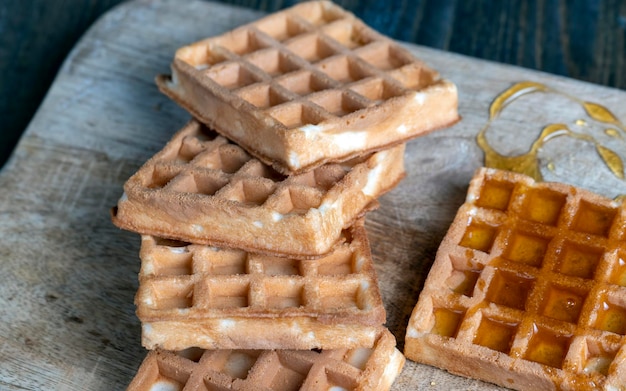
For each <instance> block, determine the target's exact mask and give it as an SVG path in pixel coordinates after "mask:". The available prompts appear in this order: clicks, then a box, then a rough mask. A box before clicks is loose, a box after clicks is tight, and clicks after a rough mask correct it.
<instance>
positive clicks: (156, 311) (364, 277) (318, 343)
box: [135, 219, 385, 350]
mask: <svg viewBox="0 0 626 391" xmlns="http://www.w3.org/2000/svg"><path fill="white" fill-rule="evenodd" d="M344 236H345V237H346V239H345V242H344V243H343V244H342V245H341V246H339V247H338V248H337V249H335V251H333V252H332V253H331V254H330V255H328V256H326V257H322V258H319V259H313V260H296V259H290V258H279V257H272V256H263V255H258V254H251V253H246V252H244V251H242V250H226V249H219V248H215V247H209V246H203V245H195V244H186V243H182V242H175V241H171V240H162V239H157V238H155V237H152V236H146V235H144V236H143V237H142V242H141V254H140V255H141V260H142V264H141V271H140V274H139V281H140V285H139V290H138V292H137V296H136V300H135V303H136V305H137V315H138V317H139V319H140V320H141V322H142V326H143V327H142V336H143V338H142V339H143V344H144V346H145V347H146V348H148V349H155V348H162V349H166V350H183V349H186V348H189V347H200V348H204V349H314V348H321V349H335V348H342V347H346V348H350V347H355V346H368V345H371V344H372V343H373V341H374V340H375V338H376V333H377V331H378V330H379V328H380V327H381V325H382V324H383V323H384V322H385V309H384V307H383V303H382V299H381V297H380V292H379V290H378V283H377V279H376V272H375V271H374V265H373V262H372V257H371V254H370V248H369V242H368V240H367V234H366V231H365V227H364V222H363V219H360V220H358V221H357V222H356V223H355V224H354V226H353V227H351V228H350V230H347V231H346V232H344Z"/></svg>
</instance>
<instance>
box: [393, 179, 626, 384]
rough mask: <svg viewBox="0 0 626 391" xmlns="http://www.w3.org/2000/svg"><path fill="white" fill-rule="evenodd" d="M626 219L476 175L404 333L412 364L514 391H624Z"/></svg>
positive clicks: (583, 201)
mask: <svg viewBox="0 0 626 391" xmlns="http://www.w3.org/2000/svg"><path fill="white" fill-rule="evenodd" d="M625 239H626V211H625V208H624V206H623V205H620V204H619V203H617V202H614V201H612V200H609V199H606V198H604V197H601V196H599V195H597V194H593V193H591V192H589V191H585V190H582V189H577V188H575V187H572V186H568V185H564V184H557V183H535V182H534V181H533V180H532V179H531V178H529V177H526V176H524V175H520V174H514V173H510V172H504V171H498V170H493V169H481V170H479V171H478V172H477V173H476V176H475V177H474V179H473V180H472V182H471V184H470V187H469V191H468V195H467V199H466V202H465V204H464V205H463V206H461V208H460V209H459V211H458V214H457V216H456V218H455V220H454V222H453V224H452V226H451V227H450V230H449V231H448V233H447V235H446V237H445V238H444V240H443V242H442V244H441V247H440V248H439V251H438V253H437V256H436V259H435V262H434V264H433V266H432V269H431V271H430V273H429V275H428V278H427V280H426V283H425V286H424V289H423V291H422V293H421V294H420V297H419V300H418V302H417V305H416V307H415V309H414V311H413V314H412V316H411V318H410V321H409V325H408V327H407V334H406V345H405V354H406V356H407V358H409V359H411V360H414V361H418V362H422V363H426V364H430V365H434V366H437V367H440V368H444V369H447V370H448V371H450V372H452V373H456V374H461V375H464V376H468V377H473V378H478V379H482V380H486V381H489V382H493V383H496V384H499V385H501V386H504V387H509V388H513V389H517V390H533V391H534V390H539V389H540V390H579V391H580V390H599V389H602V390H618V389H620V390H623V389H626V349H625V348H624V342H625V341H626V340H625V338H626V337H625V335H626V242H625Z"/></svg>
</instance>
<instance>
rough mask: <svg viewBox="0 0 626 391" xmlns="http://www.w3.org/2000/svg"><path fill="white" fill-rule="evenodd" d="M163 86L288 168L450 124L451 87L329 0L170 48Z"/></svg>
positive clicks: (219, 128)
mask: <svg viewBox="0 0 626 391" xmlns="http://www.w3.org/2000/svg"><path fill="white" fill-rule="evenodd" d="M157 84H158V85H159V87H160V88H161V90H162V91H163V92H164V93H165V94H167V95H168V96H170V97H171V98H172V99H174V100H175V101H177V102H178V103H179V104H180V105H181V106H183V107H184V108H185V109H187V110H188V111H189V112H191V113H193V114H194V116H195V117H197V118H199V119H200V120H201V121H203V122H204V123H206V124H208V125H209V126H210V127H211V128H214V129H216V130H217V131H218V132H220V133H221V134H222V135H224V136H226V137H228V138H229V139H231V140H234V141H235V142H236V143H238V144H239V145H241V146H242V147H243V148H244V149H245V150H247V151H248V152H249V153H251V154H252V155H254V156H255V157H257V158H258V159H260V160H261V161H263V162H265V163H266V164H268V165H272V166H274V168H276V169H277V170H278V171H280V172H282V173H285V174H289V173H295V172H303V171H305V170H308V169H311V168H314V167H317V166H319V165H321V164H323V163H326V162H337V161H342V160H347V159H349V158H352V157H355V156H360V155H361V154H362V153H364V152H365V151H369V152H372V151H374V150H381V149H384V148H386V147H389V146H391V145H395V144H399V143H401V142H404V141H406V140H409V139H411V138H414V137H416V136H420V135H423V134H425V133H427V132H430V131H432V130H435V129H438V128H442V127H445V126H449V125H451V124H453V123H455V122H456V121H457V120H458V118H459V117H458V114H457V91H456V87H455V86H454V85H453V84H452V83H450V82H448V81H446V80H442V79H441V78H440V76H439V74H438V73H437V72H436V71H434V70H432V69H430V68H429V67H428V66H426V65H425V64H424V63H422V62H421V61H419V60H417V59H415V58H414V56H413V55H412V54H410V53H409V52H408V51H407V50H406V49H404V48H403V47H401V46H400V45H399V44H397V43H395V42H393V41H392V40H390V39H389V38H387V37H384V36H382V35H381V34H378V33H377V32H375V31H374V30H372V29H371V28H369V27H368V26H366V25H365V24H364V23H363V22H362V21H360V20H359V19H357V18H355V17H354V15H352V14H351V13H348V12H346V11H345V10H343V9H342V8H340V7H339V6H337V5H334V4H333V3H332V2H330V1H319V2H308V3H303V4H298V5H296V6H294V7H292V8H290V9H287V10H285V11H282V12H279V13H276V14H273V15H270V16H268V17H265V18H263V19H260V20H258V21H256V22H254V23H251V24H248V25H245V26H242V27H239V28H237V29H235V30H233V31H231V32H228V33H225V34H223V35H221V36H217V37H213V38H208V39H205V40H203V41H200V42H197V43H194V44H192V45H189V46H186V47H183V48H181V49H179V50H178V51H177V52H176V55H175V59H174V61H173V63H172V77H171V78H169V77H165V76H161V77H159V78H157Z"/></svg>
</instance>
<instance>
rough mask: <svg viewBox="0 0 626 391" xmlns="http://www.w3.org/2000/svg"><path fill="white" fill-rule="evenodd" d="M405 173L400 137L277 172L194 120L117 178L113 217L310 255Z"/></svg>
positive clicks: (225, 242) (189, 235)
mask: <svg viewBox="0 0 626 391" xmlns="http://www.w3.org/2000/svg"><path fill="white" fill-rule="evenodd" d="M403 176H404V144H401V145H398V146H396V147H394V148H392V149H389V150H385V151H380V152H376V153H374V154H371V155H367V156H364V157H361V158H358V159H353V160H351V161H348V162H344V163H341V164H327V165H324V166H322V167H319V168H317V169H315V170H313V171H308V172H306V173H303V174H299V175H292V176H284V175H281V174H279V173H278V172H276V171H275V170H273V169H272V168H271V167H268V166H266V165H264V164H262V163H261V162H260V161H259V160H257V159H254V158H252V157H250V155H248V154H247V153H245V152H244V151H243V150H242V149H241V148H239V146H237V145H236V144H233V143H230V142H229V141H228V140H227V139H225V138H224V137H222V136H218V135H217V134H215V133H214V132H211V131H210V130H209V129H208V128H206V127H205V126H203V125H201V124H200V123H198V122H196V121H195V120H192V121H191V122H190V123H189V124H188V125H187V126H185V127H184V128H183V129H182V130H181V131H179V132H178V133H177V134H176V135H175V136H174V137H173V139H172V140H171V141H170V142H169V143H168V144H167V145H166V146H165V148H164V149H163V150H162V151H160V152H159V153H157V154H156V155H155V156H154V157H153V158H152V159H150V160H149V161H148V162H147V163H146V164H145V165H144V166H143V167H142V168H140V169H139V171H137V173H135V174H134V175H133V176H132V177H131V178H130V179H129V180H128V181H127V182H126V184H125V185H124V191H125V193H124V195H123V196H122V198H121V199H120V200H119V202H118V206H117V208H114V210H113V222H114V223H115V224H116V225H117V226H119V227H121V228H125V229H129V230H131V231H135V232H139V233H141V234H148V235H153V236H158V237H163V238H170V239H177V240H182V241H186V242H190V243H196V244H208V245H215V246H219V247H229V248H239V249H242V250H246V251H250V252H261V253H266V254H279V255H288V256H295V257H307V256H308V257H313V256H319V255H322V254H325V253H328V252H329V251H330V250H331V249H332V247H333V246H335V245H336V243H337V241H338V240H339V239H340V236H341V231H342V229H343V228H347V227H349V226H350V225H351V224H352V223H353V222H354V221H355V220H356V219H357V218H358V217H359V216H360V215H362V214H364V213H365V212H366V211H367V210H368V209H371V208H372V207H373V206H374V205H376V198H377V197H378V196H380V195H381V194H383V193H384V192H385V191H387V190H389V189H391V188H393V187H394V186H395V185H396V183H397V182H399V181H400V180H401V179H402V178H403Z"/></svg>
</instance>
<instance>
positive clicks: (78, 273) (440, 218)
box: [0, 0, 626, 391]
mask: <svg viewBox="0 0 626 391" xmlns="http://www.w3.org/2000/svg"><path fill="white" fill-rule="evenodd" d="M259 16H260V14H258V13H256V12H253V11H250V10H245V9H240V8H234V7H231V6H224V5H219V4H215V3H210V2H200V1H185V2H180V1H174V0H136V1H131V2H129V3H125V4H123V5H121V6H119V7H117V8H116V9H114V10H113V11H111V12H110V13H108V14H107V15H105V17H103V18H102V19H100V20H99V21H98V23H96V24H95V25H94V26H93V27H92V28H91V29H90V30H89V31H88V33H87V34H86V35H85V36H84V37H83V38H82V40H81V41H80V43H79V44H78V45H77V46H76V48H75V49H74V50H73V51H72V53H71V55H70V56H69V58H68V59H67V60H66V62H65V64H64V66H63V68H62V69H61V70H60V72H59V74H58V77H57V79H56V81H55V83H54V85H53V87H52V88H51V89H50V91H49V93H48V96H47V98H46V99H45V101H44V103H43V104H42V106H41V107H40V109H39V111H38V113H37V115H36V116H35V118H34V119H33V121H32V122H31V124H30V126H29V127H28V129H27V131H26V133H25V135H24V136H23V138H22V139H21V141H20V143H19V146H18V148H17V150H16V151H15V153H14V155H13V157H12V159H11V160H10V162H9V164H8V165H7V166H5V167H4V168H3V170H2V171H0V314H1V315H0V388H1V389H3V390H18V389H19V390H21V389H33V390H35V389H37V390H39V389H56V390H114V389H123V388H125V387H126V385H127V384H128V383H129V382H130V380H131V378H132V377H133V375H134V373H135V371H136V369H137V367H138V366H139V364H140V362H141V360H142V359H143V357H144V356H145V353H146V352H145V351H144V349H143V348H142V347H141V343H140V327H139V322H138V320H137V318H136V317H135V314H134V310H135V307H134V304H133V297H134V294H135V290H136V288H137V272H138V270H139V259H138V250H139V236H138V235H136V234H132V233H129V232H124V231H120V230H118V229H117V228H115V227H114V226H113V225H112V224H111V222H110V218H109V208H110V207H111V206H113V205H114V204H115V203H116V201H117V199H118V197H119V196H120V195H121V193H122V185H123V183H124V181H125V180H126V179H127V178H128V177H129V176H130V175H131V174H132V173H133V172H134V171H135V170H136V169H137V168H138V167H139V166H140V165H141V164H142V163H143V162H144V161H145V160H146V159H148V158H149V157H150V156H151V155H152V154H154V153H155V152H156V151H158V150H159V149H160V148H161V147H162V146H163V145H164V144H165V142H166V141H167V140H168V139H169V138H170V136H171V135H172V134H173V133H174V132H175V131H176V130H178V129H179V128H180V127H181V126H182V125H183V124H184V123H185V122H186V121H187V120H188V118H189V115H188V114H187V113H185V112H184V111H183V110H181V109H180V108H178V107H177V106H176V105H175V104H174V103H172V102H170V101H169V100H168V99H167V98H165V97H164V96H163V95H161V94H160V93H159V92H158V91H157V88H156V87H155V84H154V82H153V79H154V77H155V75H157V74H159V73H168V72H169V63H170V61H171V59H172V56H173V53H174V51H175V49H176V48H177V47H179V46H181V45H184V44H187V43H190V42H193V41H195V40H198V39H201V38H204V37H208V36H211V35H215V34H218V33H221V32H223V31H226V30H229V29H231V28H233V27H235V26H237V25H239V24H242V23H244V22H248V21H251V20H253V19H255V18H257V17H259ZM407 47H408V48H409V49H410V50H411V51H413V52H414V53H415V55H417V56H418V57H420V58H422V59H424V60H425V61H426V62H427V63H429V64H430V65H432V66H434V67H435V68H437V69H438V70H440V71H441V73H442V74H443V75H445V77H447V78H449V79H451V80H453V81H454V82H455V83H456V84H457V85H458V87H459V95H460V108H459V110H460V112H461V115H462V116H463V120H462V121H461V122H460V123H458V124H457V125H455V126H454V127H453V128H450V129H446V130H443V131H439V132H435V133H432V134H430V135H428V136H426V137H423V138H420V139H417V140H414V141H411V142H410V143H409V145H408V150H407V153H406V158H407V171H408V176H407V178H406V179H405V180H404V181H403V182H402V183H401V184H400V186H399V187H397V188H396V189H395V190H394V191H393V192H391V193H389V194H388V195H386V196H384V197H383V198H382V199H381V207H380V209H378V210H377V211H375V212H372V213H370V214H369V215H368V219H367V228H368V232H369V234H370V240H371V243H372V250H373V253H374V256H375V261H376V263H377V271H378V274H379V280H380V284H381V290H382V294H383V299H384V302H385V306H386V309H387V312H388V322H387V326H388V327H389V328H390V330H391V331H392V332H393V333H394V334H395V336H396V338H397V340H398V344H399V347H400V348H401V349H402V347H403V344H404V333H405V328H406V323H407V321H408V317H409V315H410V313H411V310H412V309H413V306H414V305H415V303H416V300H417V297H418V295H419V292H420V289H421V286H422V284H423V282H424V279H425V277H426V275H427V273H428V268H429V266H430V264H431V263H432V261H433V259H434V256H435V252H436V250H437V246H438V244H439V242H440V240H441V239H442V237H443V236H444V234H445V232H446V230H447V227H448V225H449V223H450V222H451V221H452V219H453V217H454V214H455V211H456V209H457V208H458V207H459V206H460V204H461V203H462V202H463V200H464V197H465V191H466V189H467V185H468V181H469V179H470V178H471V176H472V174H473V172H474V170H475V169H476V168H478V167H479V166H481V165H482V164H483V162H484V160H483V159H484V155H483V152H482V150H481V149H480V148H479V147H478V145H477V143H476V135H477V133H478V132H479V131H480V130H481V129H482V128H483V127H484V126H485V125H486V124H487V121H488V118H489V107H490V104H491V102H493V101H494V99H495V98H496V97H497V96H498V95H499V94H501V93H502V92H503V91H505V90H506V89H507V88H509V87H510V86H511V85H513V84H514V83H516V82H520V81H524V80H530V81H533V82H537V83H542V85H547V86H549V87H550V88H551V89H552V90H553V91H556V92H562V93H567V94H569V95H570V96H565V95H563V94H561V93H554V92H549V93H533V94H528V95H526V96H523V97H520V98H519V99H517V100H515V101H513V102H512V103H511V104H510V105H508V106H507V107H506V108H505V109H504V110H502V112H501V113H500V115H499V116H498V118H496V119H495V120H494V121H493V123H491V125H490V128H489V130H488V133H487V136H488V140H489V142H490V144H491V145H492V146H493V147H494V148H495V149H496V150H497V151H498V152H500V153H502V154H505V155H511V154H519V153H525V152H526V151H527V150H528V148H529V147H530V145H531V143H532V142H533V140H535V139H536V138H537V136H538V134H539V132H540V131H541V129H542V128H543V127H544V126H546V125H548V124H551V123H564V124H567V125H568V126H569V127H570V128H571V129H572V130H576V131H580V132H583V133H588V134H591V135H592V136H593V137H594V140H596V142H597V143H599V144H600V145H603V146H605V147H607V148H610V149H611V150H613V151H614V152H616V153H617V155H618V156H619V157H621V159H624V158H626V142H625V139H626V138H625V137H621V136H623V135H625V134H624V130H623V129H620V128H619V126H622V123H623V122H624V121H626V104H624V102H626V93H624V92H623V91H619V90H614V89H609V88H604V87H599V86H595V85H592V84H587V83H582V82H576V81H572V80H568V79H564V78H559V77H555V76H551V75H547V74H542V73H537V72H534V71H528V70H524V69H520V68H515V67H510V66H505V65H499V64H494V63H488V62H484V61H479V60H475V59H471V58H467V57H462V56H459V55H454V54H450V53H444V52H439V51H434V50H429V49H426V48H422V47H416V46H411V45H407ZM574 98H580V99H584V100H586V101H591V102H596V103H599V104H602V105H603V106H605V107H607V108H609V109H610V110H611V111H612V113H613V114H614V116H615V118H616V119H617V120H618V122H617V123H614V124H610V123H608V122H602V121H595V120H593V118H590V117H589V116H588V115H587V114H586V113H585V111H584V110H583V109H582V106H581V105H580V104H579V102H576V101H575V99H574ZM607 128H615V129H616V130H617V132H614V133H615V134H617V135H618V136H615V134H613V133H611V132H609V133H608V134H607V133H605V129H607ZM538 156H539V159H540V160H539V165H540V168H541V171H542V173H543V174H544V176H545V178H546V179H548V180H558V181H562V182H567V183H572V184H575V185H580V186H583V187H586V188H589V189H592V190H594V191H597V192H599V193H602V194H605V195H607V196H610V197H614V196H616V195H619V194H626V182H625V181H624V180H623V179H620V178H618V177H617V176H616V175H615V174H614V173H612V172H611V171H610V170H609V169H608V168H607V166H606V165H605V164H604V162H603V161H602V159H601V158H600V156H599V155H598V153H597V152H596V148H595V144H594V143H593V142H589V141H585V140H580V139H574V138H571V137H559V138H556V139H553V140H550V141H549V142H546V143H545V145H544V147H543V148H542V149H541V150H540V152H539V154H538ZM393 389H394V390H407V391H408V390H416V389H424V390H433V391H434V390H496V389H499V388H498V387H496V386H494V385H490V384H486V383H483V382H480V381H474V380H468V379H464V378H461V377H457V376H453V375H450V374H448V373H446V372H444V371H442V370H439V369H435V368H431V367H428V366H424V365H418V364H415V363H413V362H407V364H406V366H405V368H404V371H403V372H402V374H401V375H400V376H399V378H398V379H397V381H396V383H395V385H394V386H393Z"/></svg>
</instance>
